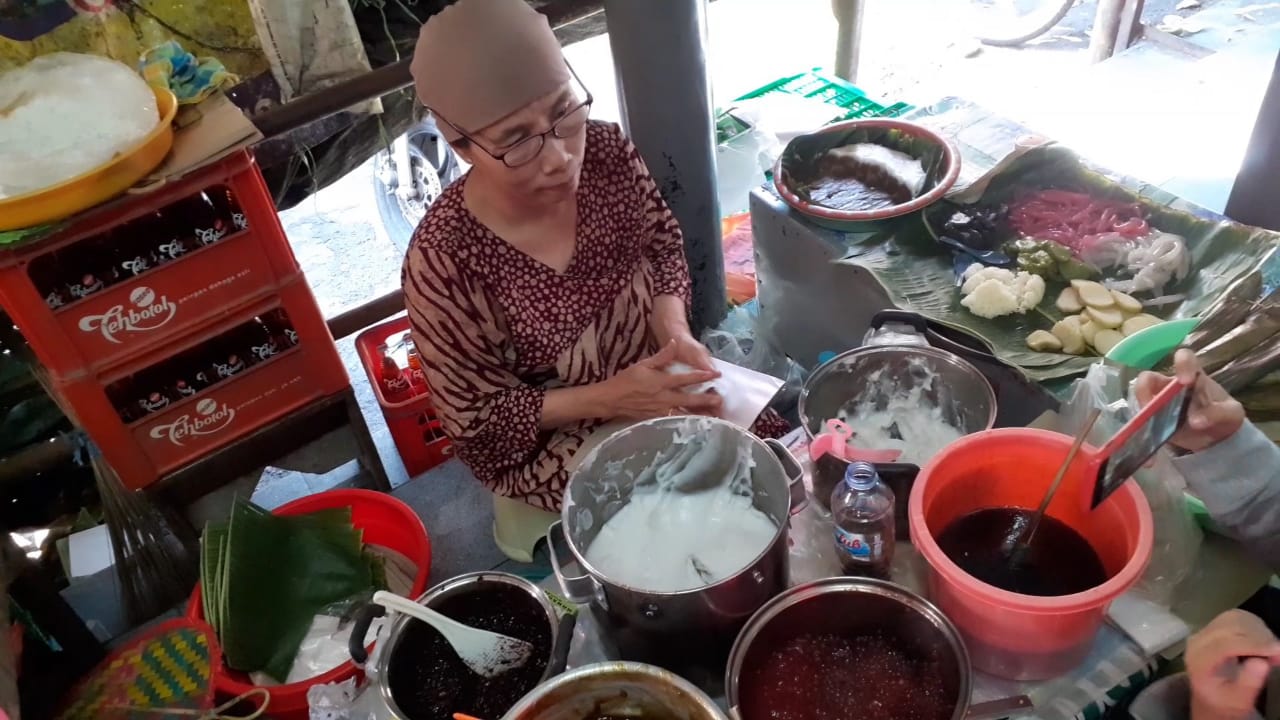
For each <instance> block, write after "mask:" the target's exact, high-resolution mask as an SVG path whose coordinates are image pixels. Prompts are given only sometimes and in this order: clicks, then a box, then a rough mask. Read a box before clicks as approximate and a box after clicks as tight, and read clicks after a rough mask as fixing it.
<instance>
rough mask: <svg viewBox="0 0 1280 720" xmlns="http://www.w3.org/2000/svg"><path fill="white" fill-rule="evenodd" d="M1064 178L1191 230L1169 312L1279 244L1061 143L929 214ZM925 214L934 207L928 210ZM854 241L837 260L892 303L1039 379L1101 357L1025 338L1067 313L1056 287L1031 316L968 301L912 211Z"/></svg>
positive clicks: (1165, 224) (1175, 314) (1185, 308)
mask: <svg viewBox="0 0 1280 720" xmlns="http://www.w3.org/2000/svg"><path fill="white" fill-rule="evenodd" d="M966 158H967V156H966ZM970 177H973V176H972V175H970ZM1059 186H1071V187H1077V188H1086V189H1088V190H1089V192H1090V193H1093V194H1097V195H1099V196H1102V197H1107V198H1112V199H1119V200H1125V201H1128V202H1137V203H1140V204H1141V205H1142V207H1143V208H1144V209H1145V210H1146V211H1147V213H1148V215H1149V222H1150V223H1151V225H1152V226H1153V227H1155V228H1157V229H1159V230H1163V231H1166V232H1171V233H1175V234H1178V235H1181V236H1183V237H1184V238H1186V240H1187V245H1188V248H1189V250H1190V252H1191V255H1192V272H1191V274H1190V275H1189V276H1188V277H1187V278H1186V279H1185V280H1183V281H1182V282H1180V283H1178V284H1177V285H1173V286H1170V287H1168V288H1166V292H1167V293H1176V294H1180V295H1184V296H1185V299H1184V300H1183V301H1182V302H1181V303H1179V304H1178V305H1177V306H1176V308H1175V309H1172V310H1169V309H1165V310H1163V311H1162V313H1161V314H1162V315H1163V317H1165V318H1180V317H1193V316H1196V315H1198V314H1199V313H1200V312H1202V311H1204V310H1205V309H1206V308H1207V307H1208V306H1209V305H1210V304H1212V303H1213V301H1214V300H1215V299H1216V298H1217V297H1218V296H1219V295H1220V294H1221V293H1222V292H1223V291H1224V290H1225V289H1226V288H1227V287H1228V286H1230V285H1231V283H1232V282H1234V281H1235V280H1236V279H1237V278H1239V277H1241V276H1242V275H1244V274H1245V273H1247V272H1249V271H1251V270H1253V269H1255V268H1258V267H1259V266H1262V265H1263V264H1264V263H1266V262H1267V260H1268V259H1270V258H1271V257H1273V256H1276V255H1277V252H1276V250H1277V248H1280V234H1278V233H1274V232H1270V231H1266V230H1259V229H1257V228H1251V227H1246V226H1243V225H1240V224H1238V223H1233V222H1230V221H1227V220H1225V219H1222V218H1220V217H1217V216H1214V215H1213V214H1212V213H1209V212H1208V211H1204V210H1202V209H1198V208H1193V207H1191V206H1189V205H1188V204H1187V203H1186V202H1184V201H1181V200H1179V199H1178V198H1176V197H1174V196H1172V195H1169V194H1168V193H1165V192H1163V191H1161V190H1159V189H1158V188H1155V187H1154V186H1151V185H1147V184H1145V183H1141V182H1139V181H1135V180H1132V179H1130V178H1124V177H1120V176H1115V175H1112V174H1110V173H1108V172H1106V171H1105V170H1102V169H1099V168H1097V167H1095V166H1092V165H1089V164H1088V163H1086V162H1085V161H1083V160H1081V159H1080V158H1079V157H1077V156H1076V155H1075V154H1074V153H1072V152H1071V151H1070V150H1068V149H1067V148H1064V147H1061V146H1057V145H1045V146H1041V147H1036V148H1032V149H1029V150H1025V151H1022V152H1020V153H1015V154H1013V155H1010V156H1009V157H1006V158H1005V159H1004V160H1002V161H1001V162H999V163H998V164H996V166H995V167H994V168H992V169H991V170H990V171H989V172H987V173H986V174H985V175H982V176H981V177H977V178H973V180H972V181H971V182H970V183H969V184H968V185H967V186H966V187H965V188H963V189H961V190H959V191H957V192H955V193H953V194H952V195H950V196H949V197H948V200H947V201H946V202H947V203H948V204H949V205H947V206H943V208H942V209H939V210H934V211H933V212H943V211H945V207H952V208H954V207H955V206H956V205H965V204H970V203H973V202H983V203H992V202H1002V201H1004V200H1007V199H1008V198H1009V197H1011V195H1012V194H1013V193H1014V192H1015V191H1021V190H1035V189H1040V188H1044V187H1059ZM924 216H925V217H930V216H932V214H931V212H930V211H926V212H925V214H924ZM849 240H850V241H851V242H850V243H849V245H848V251H847V253H846V254H845V256H844V257H843V258H842V259H841V260H839V261H838V262H842V263H850V264H855V265H858V266H861V267H864V268H866V269H867V270H869V271H871V273H872V274H873V275H874V277H875V278H876V280H877V281H878V282H879V283H880V285H881V286H882V287H883V288H884V291H885V292H886V294H887V295H888V297H889V299H890V301H891V302H893V304H894V305H896V306H898V307H899V308H902V309H904V310H911V311H914V312H917V313H920V314H922V315H925V316H927V317H929V318H931V319H933V320H936V321H938V322H940V323H943V324H945V325H949V326H952V327H955V328H958V329H961V330H965V331H968V332H970V333H972V334H974V335H976V336H978V337H979V338H981V339H982V340H983V341H985V342H986V343H987V344H988V345H989V346H990V347H991V348H992V350H993V352H994V353H995V355H997V356H998V357H1000V358H1001V359H1003V360H1005V361H1006V362H1009V363H1011V364H1014V365H1016V366H1018V367H1020V368H1021V369H1022V370H1023V371H1024V372H1025V373H1026V374H1027V376H1028V377H1030V378H1031V379H1033V380H1036V381H1040V382H1045V381H1050V380H1056V379H1064V378H1070V377H1074V376H1077V375H1081V374H1083V373H1084V371H1085V370H1086V369H1087V368H1088V367H1089V366H1090V365H1092V364H1093V363H1095V362H1097V361H1098V358H1097V357H1096V356H1085V357H1074V356H1070V355H1063V354H1060V353H1041V352H1033V351H1031V350H1029V349H1028V348H1027V346H1026V343H1025V338H1026V336H1027V335H1028V334H1029V333H1031V332H1032V331H1033V330H1047V329H1049V328H1050V327H1052V325H1053V323H1054V322H1055V321H1056V320H1058V319H1061V313H1059V312H1058V311H1057V310H1056V308H1054V305H1053V303H1054V299H1055V298H1056V296H1057V287H1051V288H1050V289H1049V291H1048V292H1046V293H1045V299H1044V302H1043V303H1042V304H1041V305H1040V307H1039V308H1038V310H1037V311H1036V312H1031V313H1027V314H1026V315H1015V316H1006V317H1001V318H996V319H994V320H988V319H984V318H980V317H977V316H975V315H973V314H972V313H970V312H969V311H968V310H966V309H965V308H964V307H962V306H961V305H960V303H959V299H960V298H959V291H958V288H957V287H956V275H955V268H954V261H953V258H952V255H951V253H950V252H949V251H948V250H946V249H944V248H943V247H942V246H941V245H939V244H938V243H937V242H936V241H935V239H934V236H933V235H932V233H931V232H930V230H929V226H928V224H927V223H926V222H925V220H924V217H922V216H913V217H911V218H908V219H907V220H905V221H904V222H902V223H899V224H897V225H896V226H894V227H892V228H891V229H889V230H886V231H885V232H882V233H878V234H874V235H870V236H863V237H858V236H855V235H850V236H849Z"/></svg>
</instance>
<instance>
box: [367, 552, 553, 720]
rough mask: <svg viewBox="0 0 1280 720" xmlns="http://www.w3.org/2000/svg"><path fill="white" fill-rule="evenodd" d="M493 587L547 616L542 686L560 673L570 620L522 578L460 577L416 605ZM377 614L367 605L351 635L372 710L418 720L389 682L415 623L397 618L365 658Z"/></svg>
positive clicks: (395, 719) (384, 718) (386, 718)
mask: <svg viewBox="0 0 1280 720" xmlns="http://www.w3.org/2000/svg"><path fill="white" fill-rule="evenodd" d="M495 586H496V587H510V588H515V589H517V590H520V591H521V592H523V593H526V594H527V595H528V596H529V597H530V599H532V600H533V601H534V602H536V603H537V604H538V607H540V608H542V610H543V612H545V613H546V617H547V625H548V626H549V627H550V628H551V645H550V649H549V650H548V657H547V669H546V671H544V672H543V674H542V677H541V679H540V681H539V682H545V681H546V680H547V679H548V678H551V677H553V676H555V675H558V674H559V673H561V672H563V671H564V667H565V659H566V657H567V655H568V651H569V640H570V639H571V636H572V635H573V616H572V615H568V616H565V618H563V619H562V618H560V617H559V615H558V614H557V613H556V609H555V606H553V605H552V604H551V600H550V599H549V598H548V597H547V594H546V593H545V592H543V590H542V589H541V588H539V587H538V586H537V585H534V584H533V583H531V582H529V581H528V580H525V579H524V578H522V577H519V576H516V575H511V574H508V573H501V572H476V573H468V574H466V575H459V576H458V577H455V578H453V579H451V580H446V581H444V582H443V583H440V584H439V585H436V586H435V587H433V588H431V589H430V590H428V591H427V592H426V593H424V594H423V595H422V597H420V598H418V602H419V603H420V604H422V605H426V606H427V607H430V608H437V607H439V605H440V604H441V603H443V602H444V601H445V600H447V599H449V598H452V597H456V596H458V595H467V594H471V593H475V592H480V591H483V590H485V589H486V588H491V587H495ZM380 610H381V608H380V606H376V605H368V606H366V607H365V609H364V610H362V611H361V613H360V614H359V616H358V617H357V618H356V622H355V625H354V626H353V627H352V631H351V638H352V640H351V644H350V650H351V656H352V658H353V659H355V660H356V663H357V664H361V665H363V664H365V662H366V661H367V662H368V663H369V667H368V668H367V673H368V675H369V677H370V678H371V679H372V681H373V682H374V684H375V688H374V690H373V692H376V698H375V699H374V700H373V701H372V703H371V710H372V712H373V713H374V717H376V718H377V720H420V719H418V718H410V717H409V716H407V715H406V714H405V713H404V711H402V710H401V709H400V707H399V705H397V704H396V700H395V697H394V694H393V692H392V687H391V679H390V678H391V673H390V670H391V666H392V664H393V663H395V662H396V651H397V648H398V647H399V642H400V640H401V638H402V637H403V636H404V630H405V626H406V625H407V624H408V623H410V622H417V621H416V620H414V619H413V618H410V617H408V616H405V615H397V617H395V618H394V619H393V620H392V621H391V625H390V626H389V627H387V628H386V629H384V631H383V632H382V633H381V634H380V635H379V639H378V646H377V648H376V649H375V650H374V653H373V655H372V656H367V655H366V653H365V649H364V639H365V635H366V634H367V633H368V631H369V624H370V623H371V622H372V620H373V618H374V617H375V616H376V615H377V614H379V612H380Z"/></svg>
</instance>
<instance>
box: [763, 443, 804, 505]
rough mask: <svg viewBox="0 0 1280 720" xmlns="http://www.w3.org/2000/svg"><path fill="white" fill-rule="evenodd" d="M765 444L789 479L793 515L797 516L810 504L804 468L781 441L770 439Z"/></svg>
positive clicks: (788, 485)
mask: <svg viewBox="0 0 1280 720" xmlns="http://www.w3.org/2000/svg"><path fill="white" fill-rule="evenodd" d="M764 444H765V445H766V446H768V448H769V449H770V450H772V451H773V455H774V457H776V458H778V462H780V463H782V472H783V474H784V475H786V477H787V489H788V490H789V491H790V493H791V514H792V515H795V514H796V513H798V512H800V511H801V510H803V509H804V507H805V505H808V504H809V494H808V493H807V492H805V489H804V468H803V467H801V466H800V461H799V460H796V456H795V455H792V454H791V451H790V450H788V449H787V446H786V445H783V444H782V442H781V441H779V440H777V439H775V438H769V439H767V440H765V441H764Z"/></svg>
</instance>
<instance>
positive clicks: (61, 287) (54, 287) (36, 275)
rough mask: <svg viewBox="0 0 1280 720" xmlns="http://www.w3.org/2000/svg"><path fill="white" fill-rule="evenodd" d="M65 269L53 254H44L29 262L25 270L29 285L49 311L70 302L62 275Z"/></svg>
mask: <svg viewBox="0 0 1280 720" xmlns="http://www.w3.org/2000/svg"><path fill="white" fill-rule="evenodd" d="M65 273H66V268H65V267H63V266H62V264H61V263H59V262H58V260H57V257H56V255H55V254H54V253H46V254H44V255H41V256H40V257H38V258H36V259H35V260H32V261H31V266H30V267H28V268H27V277H29V278H31V284H32V285H34V286H35V288H36V294H38V295H39V296H40V297H41V299H43V300H44V304H45V305H47V306H48V307H49V309H50V310H57V309H58V308H60V307H62V306H63V305H66V304H67V303H69V302H71V296H70V295H69V294H68V293H67V282H66V278H64V277H63V275H64V274H65Z"/></svg>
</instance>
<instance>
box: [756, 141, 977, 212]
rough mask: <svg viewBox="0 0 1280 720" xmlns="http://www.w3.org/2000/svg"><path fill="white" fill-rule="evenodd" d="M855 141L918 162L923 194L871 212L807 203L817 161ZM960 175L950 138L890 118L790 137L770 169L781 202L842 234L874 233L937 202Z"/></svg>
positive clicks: (957, 155) (958, 158) (957, 157)
mask: <svg viewBox="0 0 1280 720" xmlns="http://www.w3.org/2000/svg"><path fill="white" fill-rule="evenodd" d="M856 142H872V143H876V144H879V145H884V146H885V147H887V148H889V149H891V150H898V151H900V152H904V153H906V154H908V155H910V156H912V157H914V158H916V159H917V160H919V161H920V162H921V164H922V165H923V167H924V170H925V184H924V190H923V192H922V193H921V194H920V195H919V196H917V197H916V198H914V199H912V200H911V201H910V202H906V203H902V204H899V205H893V206H890V207H886V208H878V209H875V210H838V209H835V208H829V207H825V206H822V205H818V204H816V203H813V202H810V201H809V199H808V198H807V196H806V194H805V192H804V191H803V190H802V189H801V186H802V183H803V182H804V181H806V180H808V179H809V178H811V177H813V176H814V174H815V173H816V165H817V161H818V159H819V158H821V157H822V155H823V154H824V153H826V152H827V151H828V150H830V149H832V148H837V147H840V146H843V145H848V144H851V143H856ZM959 177H960V153H959V151H957V150H956V148H955V146H954V145H953V144H952V143H951V142H950V141H949V140H947V139H946V138H944V137H942V136H941V135H939V134H938V133H936V132H934V131H933V130H930V129H929V128H927V127H924V126H923V125H918V124H916V123H913V122H907V121H905V120H889V119H867V120H849V121H846V122H841V123H836V124H834V125H828V126H826V127H824V128H822V129H821V130H817V131H815V132H812V133H809V134H807V135H800V136H798V137H796V138H793V139H792V140H791V142H789V143H787V147H786V148H785V149H784V150H783V151H782V155H781V156H780V157H779V158H778V162H777V165H776V166H775V167H774V170H773V184H774V186H775V187H776V188H777V190H778V195H780V196H781V197H782V200H783V202H785V203H787V205H790V206H791V207H792V208H793V209H795V210H796V211H797V212H799V213H801V214H803V215H804V216H806V217H807V218H808V219H809V220H811V221H813V222H814V223H816V224H818V225H821V226H823V227H827V228H830V229H832V230H839V231H841V232H870V231H876V230H879V229H881V228H883V227H884V225H885V224H886V221H888V220H892V219H895V218H900V217H902V216H905V215H909V214H912V213H916V212H919V211H921V210H923V209H924V208H926V207H928V206H930V205H932V204H933V203H935V202H937V201H938V200H941V199H942V196H943V195H945V194H946V193H947V191H948V190H950V189H951V188H952V186H954V185H955V184H956V180H957V179H959Z"/></svg>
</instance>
